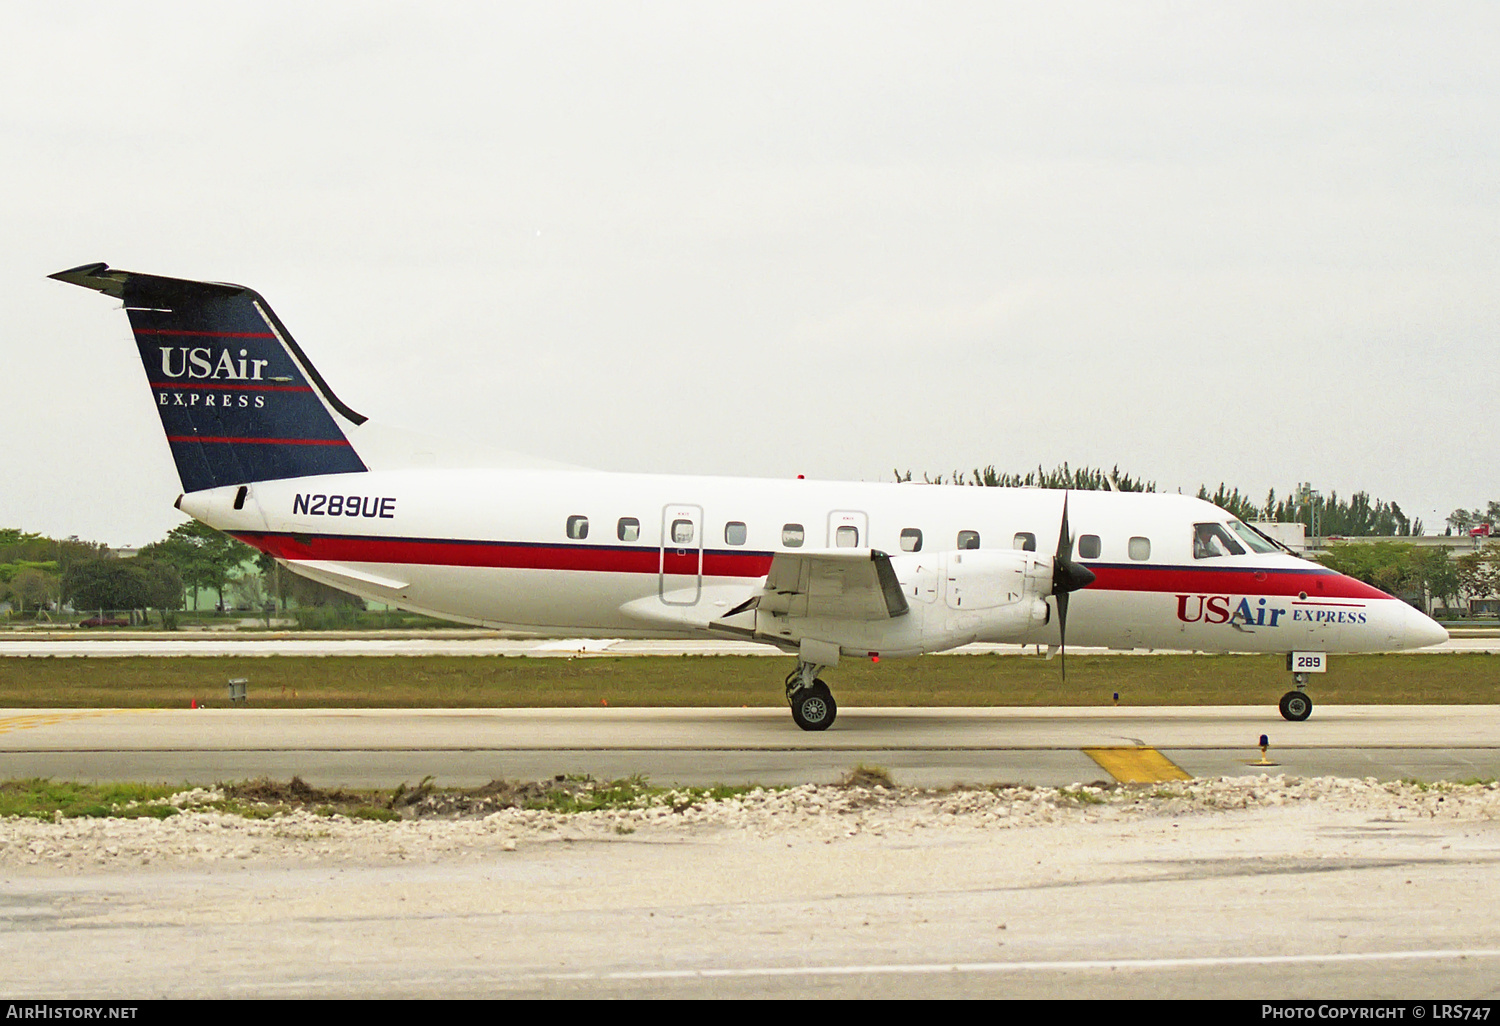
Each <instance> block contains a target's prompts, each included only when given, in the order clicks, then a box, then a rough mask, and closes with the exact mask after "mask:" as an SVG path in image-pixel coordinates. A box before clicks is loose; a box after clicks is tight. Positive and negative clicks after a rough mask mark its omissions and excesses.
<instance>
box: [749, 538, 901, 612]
mask: <svg viewBox="0 0 1500 1026" xmlns="http://www.w3.org/2000/svg"><path fill="white" fill-rule="evenodd" d="M752 602H753V608H755V609H758V610H760V611H762V612H766V613H774V614H779V615H783V616H787V617H791V618H794V619H802V618H809V619H832V620H890V619H895V618H896V617H898V616H905V615H906V613H907V612H908V611H909V607H908V606H907V604H906V596H905V594H904V593H903V592H902V590H901V586H900V584H899V583H898V582H897V580H896V572H895V570H894V569H892V567H891V558H890V557H889V556H888V555H886V554H885V553H884V552H881V551H879V550H878V549H812V550H805V551H802V552H779V553H777V554H776V556H775V557H774V558H773V559H772V561H771V569H770V571H769V572H768V573H767V574H766V584H765V587H764V588H763V589H762V591H761V593H760V594H759V595H758V596H756V597H755V599H753V600H752ZM748 608H752V607H751V605H750V604H742V605H741V606H739V607H737V608H736V609H735V612H736V613H738V612H743V611H745V610H746V609H748Z"/></svg>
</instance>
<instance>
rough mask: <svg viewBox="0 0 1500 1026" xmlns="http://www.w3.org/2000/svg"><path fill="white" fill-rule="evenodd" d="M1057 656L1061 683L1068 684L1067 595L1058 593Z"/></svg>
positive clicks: (1056, 599) (1063, 592) (1062, 592)
mask: <svg viewBox="0 0 1500 1026" xmlns="http://www.w3.org/2000/svg"><path fill="white" fill-rule="evenodd" d="M1055 601H1056V602H1057V640H1058V645H1057V654H1058V656H1059V657H1060V658H1059V662H1058V666H1059V667H1061V669H1062V679H1063V683H1064V684H1066V683H1067V682H1068V593H1067V592H1065V591H1060V592H1058V593H1057V595H1056V598H1055Z"/></svg>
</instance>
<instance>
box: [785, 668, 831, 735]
mask: <svg viewBox="0 0 1500 1026" xmlns="http://www.w3.org/2000/svg"><path fill="white" fill-rule="evenodd" d="M838 714H839V705H838V703H837V702H835V701H834V700H833V692H831V691H829V690H828V685H827V684H824V683H823V682H822V681H820V680H819V681H814V682H813V685H812V687H809V688H803V689H802V690H801V691H800V692H798V693H797V694H796V695H794V696H793V697H792V719H793V720H795V721H796V722H797V726H799V727H801V728H802V729H803V730H827V729H828V728H829V727H831V726H833V721H834V718H835V717H837V716H838Z"/></svg>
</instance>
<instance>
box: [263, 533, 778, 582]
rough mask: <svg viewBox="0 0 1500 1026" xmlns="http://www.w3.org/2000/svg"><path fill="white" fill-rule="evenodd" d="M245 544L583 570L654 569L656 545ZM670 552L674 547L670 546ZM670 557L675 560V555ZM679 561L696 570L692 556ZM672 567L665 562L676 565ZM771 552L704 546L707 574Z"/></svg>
mask: <svg viewBox="0 0 1500 1026" xmlns="http://www.w3.org/2000/svg"><path fill="white" fill-rule="evenodd" d="M234 536H235V537H236V538H238V539H239V540H240V541H242V542H244V543H245V544H247V545H253V546H255V547H256V548H257V549H261V550H263V551H265V552H269V553H271V555H273V556H279V557H281V558H282V559H293V560H296V559H326V560H330V561H334V562H344V563H418V564H425V565H429V566H473V567H494V568H505V569H512V570H586V571H593V572H595V573H620V574H655V573H659V572H660V571H661V550H660V549H658V548H655V547H642V548H638V549H635V548H631V549H627V548H619V547H614V546H603V545H599V546H595V545H515V544H511V543H508V542H474V541H430V540H425V539H411V538H369V537H350V536H344V537H338V536H334V537H329V536H326V535H304V536H301V537H300V538H299V537H298V536H294V535H285V534H253V533H242V532H235V533H234ZM674 556H675V552H674ZM673 562H676V560H675V559H674V560H673ZM692 563H693V565H692V566H691V567H684V568H683V569H684V570H685V571H686V573H685V576H696V573H697V566H696V564H697V559H696V558H694V559H693V560H692ZM675 569H677V568H676V567H669V570H675ZM770 569H771V556H770V555H769V554H767V553H762V552H705V553H703V573H704V575H705V576H708V577H752V578H753V577H764V576H765V575H766V574H767V573H769V572H770Z"/></svg>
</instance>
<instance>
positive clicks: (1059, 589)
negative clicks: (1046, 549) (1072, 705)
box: [1052, 491, 1095, 680]
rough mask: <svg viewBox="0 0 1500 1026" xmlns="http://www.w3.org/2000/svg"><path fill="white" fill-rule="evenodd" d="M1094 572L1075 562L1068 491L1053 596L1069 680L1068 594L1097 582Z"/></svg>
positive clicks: (1064, 676) (1064, 670)
mask: <svg viewBox="0 0 1500 1026" xmlns="http://www.w3.org/2000/svg"><path fill="white" fill-rule="evenodd" d="M1094 579H1095V577H1094V572H1093V571H1092V570H1090V569H1089V568H1088V567H1086V566H1084V565H1082V564H1081V563H1075V562H1073V535H1072V532H1070V531H1069V529H1068V493H1067V492H1066V491H1065V492H1063V508H1062V529H1061V530H1060V531H1059V532H1058V535H1057V555H1056V556H1054V557H1053V559H1052V598H1053V600H1054V601H1055V602H1056V603H1057V639H1058V646H1057V647H1058V655H1060V656H1061V657H1062V661H1061V663H1060V664H1059V665H1060V666H1061V667H1062V679H1063V680H1067V679H1068V595H1069V594H1070V593H1072V592H1075V591H1078V590H1079V589H1080V588H1087V587H1088V586H1089V585H1090V584H1093V583H1094Z"/></svg>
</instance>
